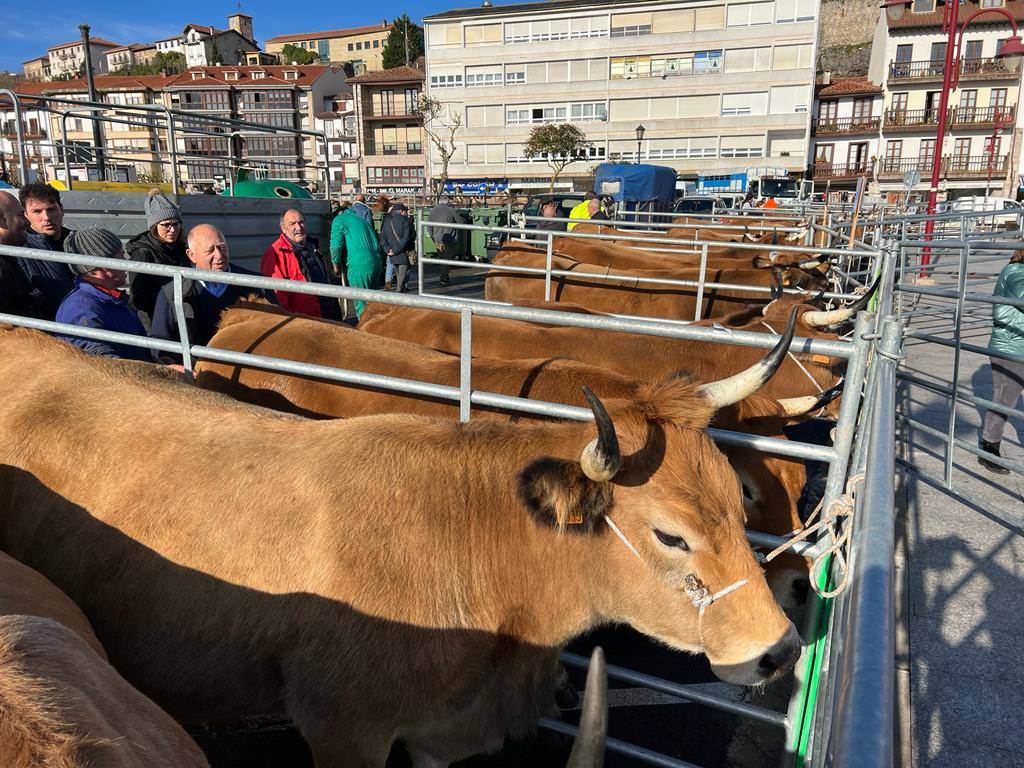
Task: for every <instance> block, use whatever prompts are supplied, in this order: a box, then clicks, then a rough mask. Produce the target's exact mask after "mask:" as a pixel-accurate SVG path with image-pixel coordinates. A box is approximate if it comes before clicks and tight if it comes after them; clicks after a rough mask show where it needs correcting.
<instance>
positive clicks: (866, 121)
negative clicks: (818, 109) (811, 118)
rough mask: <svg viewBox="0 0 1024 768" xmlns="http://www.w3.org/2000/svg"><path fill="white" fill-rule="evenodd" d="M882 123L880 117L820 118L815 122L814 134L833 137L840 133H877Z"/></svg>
mask: <svg viewBox="0 0 1024 768" xmlns="http://www.w3.org/2000/svg"><path fill="white" fill-rule="evenodd" d="M880 123H881V118H880V117H871V116H868V117H831V118H830V117H819V118H818V119H817V120H816V121H815V122H814V132H815V134H816V135H818V136H831V135H834V134H840V133H847V134H850V133H877V132H878V126H879V124H880Z"/></svg>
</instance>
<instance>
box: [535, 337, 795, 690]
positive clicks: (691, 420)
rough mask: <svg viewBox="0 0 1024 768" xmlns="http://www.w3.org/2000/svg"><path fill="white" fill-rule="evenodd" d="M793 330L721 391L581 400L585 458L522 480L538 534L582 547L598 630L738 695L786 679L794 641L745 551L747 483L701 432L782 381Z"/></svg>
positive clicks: (673, 387) (550, 459)
mask: <svg viewBox="0 0 1024 768" xmlns="http://www.w3.org/2000/svg"><path fill="white" fill-rule="evenodd" d="M794 327H795V317H794V318H793V319H792V321H791V323H790V325H789V327H788V328H787V333H786V334H785V335H784V337H783V339H782V340H781V341H780V342H779V344H778V345H777V346H776V347H775V349H773V350H772V352H771V353H769V355H768V356H766V357H765V358H764V360H762V361H761V362H759V363H758V364H756V365H755V366H753V367H752V368H750V369H748V370H746V371H743V372H741V373H739V374H736V375H735V376H732V377H729V378H728V379H725V380H723V381H720V382H713V383H710V384H701V385H698V384H696V383H693V382H691V381H690V380H688V379H685V378H678V377H670V378H669V379H668V380H667V381H665V382H662V383H660V384H656V385H652V386H650V387H648V388H647V389H646V390H645V391H644V392H642V393H641V395H640V397H638V399H637V400H632V401H629V400H615V401H610V402H609V408H608V409H606V408H605V406H604V405H603V404H602V402H601V401H600V400H599V399H598V398H597V397H596V396H595V395H594V394H593V393H591V392H590V391H589V390H585V394H586V397H587V400H588V402H589V403H590V406H591V409H592V410H593V413H594V419H595V422H596V426H597V437H596V438H594V439H592V440H589V441H588V442H586V444H581V445H579V446H577V447H576V451H577V452H576V453H574V454H573V455H575V456H577V457H578V458H559V457H554V456H547V457H543V458H539V459H536V460H534V461H532V462H531V463H530V464H528V465H527V466H526V467H525V468H524V469H523V470H522V471H521V473H520V475H519V480H518V491H519V498H520V500H521V501H522V503H523V504H524V505H525V506H526V508H527V509H528V510H529V511H530V512H531V513H532V515H533V516H534V518H535V519H536V520H537V521H538V522H540V523H541V524H542V525H546V526H552V527H555V528H558V529H560V530H564V531H566V532H567V533H576V534H578V535H581V536H585V537H587V538H586V546H587V547H588V550H587V556H586V557H587V558H588V561H589V567H591V568H593V569H594V570H593V579H594V580H595V581H596V582H597V584H595V585H594V587H593V589H594V590H595V596H594V601H595V611H596V613H597V614H598V616H599V617H600V618H602V619H604V620H606V621H613V622H623V623H628V624H630V625H632V626H633V627H635V628H637V629H638V630H640V631H642V632H644V633H645V634H647V635H650V636H651V637H654V638H656V639H658V640H660V641H662V642H664V643H667V644H668V645H670V646H672V647H674V648H678V649H681V650H686V651H693V652H700V651H702V652H704V653H705V654H706V655H707V657H708V659H709V660H710V662H711V664H712V667H713V669H714V670H715V673H716V674H717V675H718V676H719V677H721V678H722V679H723V680H726V681H729V682H734V683H738V684H745V685H755V684H759V683H763V682H767V681H769V680H772V679H774V678H775V677H777V676H779V675H781V674H782V673H783V672H785V671H786V670H787V669H788V668H789V667H790V666H792V664H793V662H794V661H795V659H796V657H797V655H798V653H799V650H800V641H799V637H798V635H797V633H796V629H795V628H794V627H793V625H792V623H791V622H790V621H789V620H788V619H787V618H786V616H785V614H784V613H783V611H782V610H781V608H780V607H779V605H778V603H777V602H776V601H775V599H774V597H773V595H772V593H771V590H770V589H769V587H768V584H767V582H766V581H765V578H764V574H763V573H762V571H761V568H760V566H759V565H758V563H757V561H756V560H755V558H754V555H753V552H752V551H751V548H750V545H749V543H748V542H747V539H746V535H745V533H744V522H745V514H744V507H743V499H742V492H741V487H740V483H739V481H738V479H737V477H736V474H735V472H734V471H733V470H732V468H731V467H730V465H729V463H728V461H727V460H726V458H725V456H724V455H723V454H722V453H721V451H719V450H718V448H717V447H716V445H715V443H714V442H713V441H712V439H711V438H710V437H709V435H708V434H707V431H706V428H707V426H708V423H709V422H710V419H711V418H712V416H713V415H714V413H715V411H716V410H717V409H719V408H722V407H724V406H726V405H729V404H732V403H735V402H737V401H738V400H740V399H743V398H744V397H746V396H748V395H749V394H751V393H752V392H753V391H756V389H757V388H758V387H759V386H761V385H763V384H764V382H765V381H767V379H768V378H769V377H770V376H771V375H772V374H773V373H774V371H775V370H776V369H777V368H778V366H779V365H780V364H781V362H782V359H783V358H784V357H785V354H786V351H787V350H788V348H789V343H790V342H791V341H792V334H793V330H794ZM583 434H586V433H583ZM590 548H592V549H590Z"/></svg>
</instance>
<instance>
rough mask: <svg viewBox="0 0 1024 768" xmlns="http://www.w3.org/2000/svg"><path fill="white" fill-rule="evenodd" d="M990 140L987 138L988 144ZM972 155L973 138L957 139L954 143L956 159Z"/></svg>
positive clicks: (954, 156)
mask: <svg viewBox="0 0 1024 768" xmlns="http://www.w3.org/2000/svg"><path fill="white" fill-rule="evenodd" d="M987 143H988V140H987V139H986V144H987ZM970 156H971V140H970V139H957V140H956V143H954V144H953V158H954V159H955V160H966V159H967V158H968V157H970Z"/></svg>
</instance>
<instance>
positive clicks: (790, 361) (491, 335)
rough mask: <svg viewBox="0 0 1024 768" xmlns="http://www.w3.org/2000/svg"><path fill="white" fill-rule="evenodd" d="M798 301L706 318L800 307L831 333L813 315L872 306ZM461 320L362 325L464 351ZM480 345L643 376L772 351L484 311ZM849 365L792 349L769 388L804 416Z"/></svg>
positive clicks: (777, 327)
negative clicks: (826, 306)
mask: <svg viewBox="0 0 1024 768" xmlns="http://www.w3.org/2000/svg"><path fill="white" fill-rule="evenodd" d="M798 302H799V299H795V298H793V297H789V296H787V297H785V298H784V299H780V300H777V301H774V302H772V303H771V304H769V305H768V306H767V307H765V308H751V309H748V310H743V311H741V312H736V313H734V314H732V315H727V316H725V317H722V318H716V319H715V320H713V321H701V322H700V323H699V325H703V326H708V325H711V324H712V323H714V324H716V325H721V326H723V327H724V328H727V329H730V330H742V331H752V332H755V333H781V332H782V330H783V329H784V328H785V324H786V321H787V320H788V315H789V313H790V312H791V311H792V309H793V307H794V306H796V307H798V314H797V326H796V334H797V336H801V337H805V338H827V339H835V338H837V337H836V335H835V334H833V333H826V332H825V331H824V328H823V327H821V326H812V325H810V324H809V323H808V322H807V319H808V318H810V319H811V320H813V321H815V322H818V323H821V325H830V324H834V323H839V322H842V321H843V320H847V319H849V318H850V317H852V316H853V314H854V313H856V312H857V311H859V309H863V305H864V299H862V300H861V301H859V302H857V303H856V304H855V305H853V306H851V307H847V308H843V309H838V310H834V312H833V313H831V314H830V313H825V312H820V311H818V310H817V308H816V307H813V306H811V305H809V304H806V305H802V304H799V303H798ZM523 303H524V304H525V305H527V306H531V307H536V308H538V309H549V310H562V311H566V310H568V311H574V312H579V311H582V312H585V313H587V314H600V313H598V312H591V311H589V310H586V309H584V308H582V307H579V306H577V305H573V304H556V303H554V302H543V301H536V302H533V301H528V302H523ZM763 312H767V313H768V316H767V317H766V316H764V315H763V314H762V313H763ZM459 323H460V321H459V317H458V315H457V314H453V313H450V312H438V311H434V310H429V309H415V308H413V307H397V306H394V305H390V304H370V305H368V306H367V310H366V312H365V313H364V314H363V318H362V319H361V320H360V322H359V329H360V330H362V331H368V332H370V333H375V334H378V335H381V336H388V337H390V338H393V339H402V340H405V341H416V342H418V343H420V344H423V345H424V346H427V347H430V348H432V349H436V350H439V351H441V352H446V353H449V354H458V352H459V343H460V341H459V339H460V333H461V331H460V325H459ZM473 352H474V354H477V355H481V356H483V357H489V358H499V359H500V358H507V359H518V358H523V357H527V356H531V357H555V356H559V355H564V356H568V357H572V358H573V359H575V360H579V361H581V362H584V363H589V364H590V365H594V366H597V367H599V368H604V369H606V370H609V371H616V372H618V373H620V374H622V375H624V376H631V377H634V378H637V379H640V380H642V381H657V380H659V379H661V378H663V377H665V376H668V375H669V374H671V373H672V372H673V371H676V370H678V369H680V368H686V370H687V371H688V372H689V373H690V375H692V376H693V377H694V378H695V379H697V380H698V381H714V380H716V379H720V378H722V377H724V376H729V375H732V374H733V373H736V372H738V371H741V370H743V369H744V368H747V367H749V366H750V365H753V363H754V362H755V361H756V360H757V359H758V358H759V357H760V356H761V355H762V354H764V353H763V351H761V350H758V349H755V348H753V347H738V346H724V345H723V344H721V343H712V342H706V341H694V340H689V339H671V338H667V337H664V336H648V335H640V334H633V333H616V332H611V331H595V330H590V329H587V328H570V327H565V326H557V325H547V324H543V323H529V322H524V321H519V320H504V319H500V318H492V317H484V316H481V315H474V317H473ZM796 360H799V361H800V365H797V363H796ZM801 366H803V367H802V368H801ZM844 368H845V361H843V360H840V359H838V358H831V357H824V356H819V355H805V354H800V353H797V352H792V353H791V354H790V355H789V356H787V358H786V360H785V361H784V362H783V364H782V367H781V368H780V369H779V371H778V373H776V374H775V376H773V377H772V378H771V379H770V380H769V381H768V382H767V383H766V384H765V385H764V388H763V389H762V390H761V394H762V395H766V396H768V397H770V398H774V399H776V400H782V401H787V402H786V403H785V406H784V407H785V408H786V409H787V410H788V411H789V412H790V413H792V414H793V415H799V414H800V413H804V412H806V411H807V410H808V408H809V407H810V406H809V405H806V404H802V403H800V402H789V400H790V399H791V398H803V397H816V396H817V395H819V394H820V392H821V391H822V390H828V389H830V388H832V387H834V386H836V384H838V383H839V380H840V378H841V377H842V374H843V370H844ZM812 379H813V381H812ZM834 411H835V406H834V405H832V406H829V410H828V412H829V413H832V412H834Z"/></svg>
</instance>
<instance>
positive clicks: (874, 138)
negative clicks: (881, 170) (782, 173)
mask: <svg viewBox="0 0 1024 768" xmlns="http://www.w3.org/2000/svg"><path fill="white" fill-rule="evenodd" d="M825 80H826V81H827V82H822V83H821V85H820V86H819V87H818V91H817V98H816V99H815V109H814V115H813V118H812V121H811V137H812V139H811V142H812V148H811V160H812V162H813V178H814V188H815V191H816V192H823V191H824V190H826V189H829V190H834V191H843V190H853V189H855V188H856V185H857V180H858V179H859V178H860V177H862V176H863V177H866V178H867V179H868V180H869V181H870V182H874V181H875V180H876V179H875V172H876V165H877V160H878V157H879V156H880V155H879V151H878V147H879V141H880V138H879V137H880V130H881V125H882V103H883V97H882V86H881V85H877V84H876V83H872V82H871V81H870V80H868V78H866V77H839V78H835V79H833V78H831V77H826V78H825Z"/></svg>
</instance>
